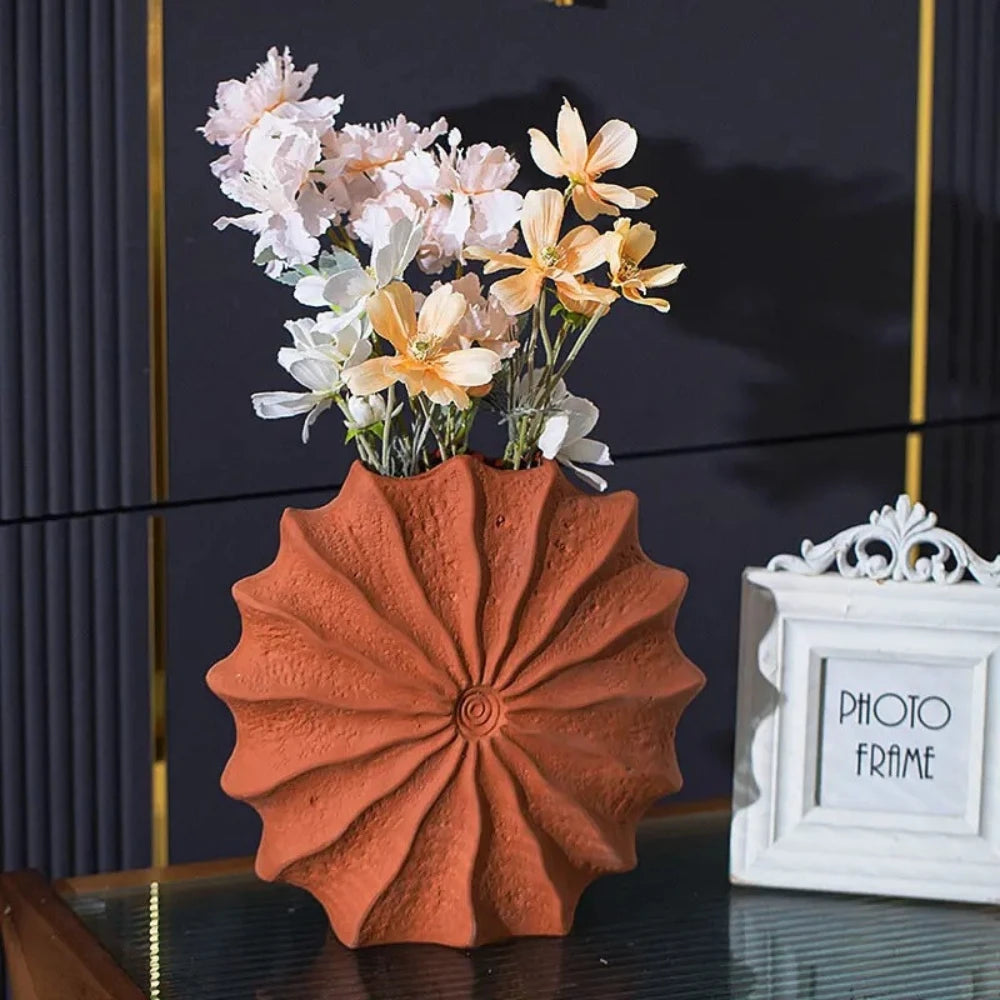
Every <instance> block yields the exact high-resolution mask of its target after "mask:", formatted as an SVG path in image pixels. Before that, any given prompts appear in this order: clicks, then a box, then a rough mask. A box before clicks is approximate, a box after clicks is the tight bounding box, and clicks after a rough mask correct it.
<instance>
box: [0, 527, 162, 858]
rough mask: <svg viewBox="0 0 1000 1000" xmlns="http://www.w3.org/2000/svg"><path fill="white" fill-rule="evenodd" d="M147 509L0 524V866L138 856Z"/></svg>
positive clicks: (144, 842)
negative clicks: (118, 513) (138, 512)
mask: <svg viewBox="0 0 1000 1000" xmlns="http://www.w3.org/2000/svg"><path fill="white" fill-rule="evenodd" d="M146 577H147V572H146V521H145V518H144V517H143V516H142V515H138V514H126V515H109V516H103V517H95V518H76V519H72V520H56V521H48V522H42V523H34V524H25V525H8V526H5V527H0V764H2V766H0V869H15V868H21V867H26V866H31V867H35V868H40V869H42V870H43V871H44V872H46V873H48V874H49V875H51V876H52V877H61V876H65V875H71V874H81V873H86V872H93V871H113V870H115V869H119V868H123V867H136V866H140V865H145V864H148V863H149V843H150V828H149V816H150V781H149V778H150V749H149V681H148V676H149V668H148V658H147V654H146V596H145V595H146Z"/></svg>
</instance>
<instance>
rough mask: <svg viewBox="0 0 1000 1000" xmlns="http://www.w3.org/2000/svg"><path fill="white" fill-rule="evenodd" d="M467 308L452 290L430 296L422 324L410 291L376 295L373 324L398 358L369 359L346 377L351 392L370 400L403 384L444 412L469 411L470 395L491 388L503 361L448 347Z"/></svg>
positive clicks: (401, 288)
mask: <svg viewBox="0 0 1000 1000" xmlns="http://www.w3.org/2000/svg"><path fill="white" fill-rule="evenodd" d="M466 308H467V305H466V300H465V297H464V296H463V295H462V294H461V293H459V292H456V291H454V290H453V289H452V288H451V287H450V286H449V285H442V286H440V287H439V288H436V289H435V290H434V291H433V292H431V294H430V295H428V296H427V298H426V300H425V301H424V304H423V307H422V308H421V310H420V317H419V319H418V318H417V311H416V303H415V302H414V298H413V292H412V291H411V290H410V287H409V286H408V285H405V284H403V282H401V281H394V282H393V283H392V284H391V285H388V286H387V287H385V288H383V289H381V290H380V291H378V292H376V293H375V294H374V295H373V296H372V297H371V299H370V300H369V303H368V318H369V319H370V320H371V324H372V326H373V327H374V328H375V332H376V333H378V334H379V336H381V337H383V338H384V339H385V340H387V341H388V342H389V343H390V344H392V346H393V347H394V348H395V349H396V354H394V355H391V356H389V357H380V358H370V359H369V360H368V361H365V362H363V363H362V364H360V365H357V366H356V367H354V368H351V369H349V370H347V371H345V372H344V381H346V382H347V385H348V388H349V389H350V390H351V392H352V393H353V394H354V395H356V396H369V395H371V394H372V393H376V392H381V391H382V390H383V389H385V388H387V387H388V386H390V385H392V384H393V383H395V382H402V383H403V384H404V385H405V386H406V389H407V391H408V392H409V394H410V395H411V396H416V395H417V394H419V393H424V395H426V396H427V398H428V399H430V401H431V402H432V403H437V404H438V405H439V406H447V405H448V404H449V403H454V404H455V405H456V406H457V407H459V408H460V409H463V410H464V409H466V408H467V407H468V406H469V403H470V399H469V395H470V390H473V391H474V390H477V389H485V388H487V387H488V386H489V384H490V382H491V381H492V380H493V376H494V374H495V373H496V371H497V370H498V369H499V367H500V357H499V355H497V354H496V353H495V352H493V351H490V350H488V349H487V348H485V347H470V348H467V349H464V350H455V349H454V348H453V347H452V345H451V344H449V341H450V340H451V338H452V336H453V334H454V332H455V328H456V327H457V326H458V325H459V323H460V322H461V321H462V318H463V317H464V316H465V311H466ZM474 394H475V395H482V393H481V392H474Z"/></svg>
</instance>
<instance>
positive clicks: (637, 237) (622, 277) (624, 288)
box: [608, 219, 684, 313]
mask: <svg viewBox="0 0 1000 1000" xmlns="http://www.w3.org/2000/svg"><path fill="white" fill-rule="evenodd" d="M655 243H656V233H655V232H654V230H653V229H652V227H651V226H648V225H647V224H646V223H645V222H640V223H639V224H638V225H636V226H633V225H632V222H631V220H630V219H619V220H618V221H617V222H616V223H615V231H614V233H612V234H611V243H610V251H609V253H608V263H609V265H610V267H611V285H612V287H613V288H619V289H621V293H622V295H624V296H625V298H627V299H628V300H629V301H630V302H638V303H639V304H640V305H643V306H652V307H653V308H654V309H657V310H659V311H660V312H664V313H665V312H669V311H670V303H669V302H668V301H667V300H666V299H657V298H649V299H647V298H645V297H644V296H645V294H646V292H647V290H648V289H650V288H662V287H664V286H665V285H672V284H673V283H674V282H675V281H676V280H677V279H678V278H679V277H680V274H681V271H683V270H684V265H683V264H661V265H660V266H659V267H648V268H642V267H640V265H641V264H642V262H643V261H644V260H645V259H646V257H647V256H648V255H649V252H650V251H651V250H652V249H653V246H654V244H655Z"/></svg>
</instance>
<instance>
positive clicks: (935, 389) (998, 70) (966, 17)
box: [929, 0, 1000, 416]
mask: <svg viewBox="0 0 1000 1000" xmlns="http://www.w3.org/2000/svg"><path fill="white" fill-rule="evenodd" d="M938 11H939V13H938V25H937V56H938V58H937V81H936V87H935V95H936V99H935V109H934V110H935V119H934V146H935V148H934V189H935V208H934V217H933V234H932V236H933V255H934V261H935V264H934V267H933V270H932V277H931V308H932V319H933V323H932V330H933V333H932V342H931V356H930V377H929V382H930V406H931V416H935V415H941V414H949V415H956V416H966V415H969V414H973V413H997V412H1000V246H998V234H997V230H998V228H1000V220H998V217H997V216H998V211H1000V3H998V2H997V0H943V2H940V3H939V4H938Z"/></svg>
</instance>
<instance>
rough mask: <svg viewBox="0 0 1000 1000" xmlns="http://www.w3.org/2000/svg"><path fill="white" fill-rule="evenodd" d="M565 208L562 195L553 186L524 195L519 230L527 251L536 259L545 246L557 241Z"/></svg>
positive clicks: (552, 244)
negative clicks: (522, 234) (522, 235)
mask: <svg viewBox="0 0 1000 1000" xmlns="http://www.w3.org/2000/svg"><path fill="white" fill-rule="evenodd" d="M565 210H566V206H565V203H564V202H563V196H562V195H561V194H560V193H559V192H558V191H556V190H555V188H543V189H542V190H540V191H529V192H528V193H527V194H526V195H525V196H524V210H523V212H522V213H521V232H522V233H524V242H525V243H526V244H527V247H528V253H530V254H531V256H532V257H533V258H534V259H535V260H537V259H538V256H539V254H540V253H541V252H542V251H543V250H545V249H546V248H547V247H551V246H555V245H556V243H557V242H558V241H559V229H560V228H561V226H562V220H563V213H564V212H565Z"/></svg>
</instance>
